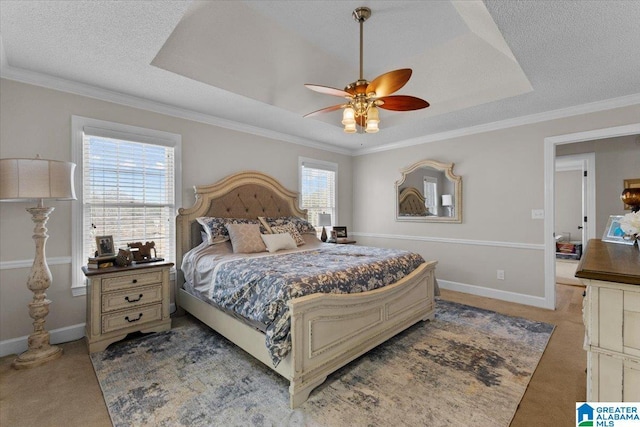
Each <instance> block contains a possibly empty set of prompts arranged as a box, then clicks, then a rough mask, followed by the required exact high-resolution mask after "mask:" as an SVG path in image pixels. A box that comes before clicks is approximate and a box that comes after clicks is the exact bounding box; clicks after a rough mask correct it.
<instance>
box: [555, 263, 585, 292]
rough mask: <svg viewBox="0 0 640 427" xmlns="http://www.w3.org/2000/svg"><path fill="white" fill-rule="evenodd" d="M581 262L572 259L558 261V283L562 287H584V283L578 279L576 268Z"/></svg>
mask: <svg viewBox="0 0 640 427" xmlns="http://www.w3.org/2000/svg"><path fill="white" fill-rule="evenodd" d="M578 263H579V261H575V260H571V259H557V260H556V283H560V284H562V285H573V286H582V282H580V280H579V279H578V278H576V268H577V267H578Z"/></svg>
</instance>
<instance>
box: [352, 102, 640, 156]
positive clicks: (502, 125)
mask: <svg viewBox="0 0 640 427" xmlns="http://www.w3.org/2000/svg"><path fill="white" fill-rule="evenodd" d="M630 105H640V93H635V94H632V95H626V96H622V97H619V98H611V99H605V100H603V101H596V102H590V103H588V104H582V105H576V106H573V107H567V108H561V109H558V110H551V111H545V112H543V113H537V114H531V115H528V116H521V117H516V118H513V119H506V120H500V121H497V122H491V123H485V124H482V125H477V126H470V127H467V128H462V129H456V130H452V131H447V132H441V133H435V134H432V135H426V136H422V137H418V138H412V139H406V140H404V141H398V142H395V143H392V144H386V145H384V146H380V147H371V148H364V149H362V150H356V151H354V152H353V155H354V156H361V155H364V154H372V153H379V152H383V151H389V150H396V149H399V148H405V147H412V146H414V145H421V144H427V143H430V142H436V141H443V140H447V139H452V138H459V137H463V136H469V135H475V134H478V133H484V132H491V131H496V130H502V129H508V128H512V127H517V126H523V125H529V124H534V123H540V122H546V121H550V120H556V119H563V118H566V117H572V116H579V115H581V114H589V113H597V112H600V111H606V110H612V109H614V108H622V107H628V106H630Z"/></svg>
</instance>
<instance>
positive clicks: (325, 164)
mask: <svg viewBox="0 0 640 427" xmlns="http://www.w3.org/2000/svg"><path fill="white" fill-rule="evenodd" d="M305 166H306V167H310V168H313V169H320V170H325V171H330V172H334V173H335V189H334V192H333V194H334V198H335V200H334V201H333V203H334V210H335V212H334V215H332V218H331V221H332V222H333V224H340V222H339V221H338V199H339V197H338V188H340V187H339V185H338V183H339V173H338V164H337V163H335V162H329V161H326V160H317V159H312V158H310V157H298V193H299V195H300V197H299V201H298V206H299V207H300V209H306V208H305V207H304V206H303V205H302V168H303V167H305Z"/></svg>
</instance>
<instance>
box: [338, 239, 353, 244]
mask: <svg viewBox="0 0 640 427" xmlns="http://www.w3.org/2000/svg"><path fill="white" fill-rule="evenodd" d="M335 243H336V244H337V245H355V244H356V243H357V242H356V241H355V240H351V239H338V240H337V241H336V242H335Z"/></svg>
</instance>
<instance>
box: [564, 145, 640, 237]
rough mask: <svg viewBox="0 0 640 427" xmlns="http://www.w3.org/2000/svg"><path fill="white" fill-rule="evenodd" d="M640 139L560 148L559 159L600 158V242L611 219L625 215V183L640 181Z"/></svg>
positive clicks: (597, 192)
mask: <svg viewBox="0 0 640 427" xmlns="http://www.w3.org/2000/svg"><path fill="white" fill-rule="evenodd" d="M638 138H639V136H638V135H629V136H621V137H618V138H608V139H601V140H597V141H586V142H581V143H576V144H565V145H559V146H557V147H556V155H570V154H583V153H595V156H596V162H595V163H596V218H595V224H596V230H595V231H596V232H595V234H596V238H600V237H602V235H603V234H604V229H605V227H606V225H607V221H608V220H609V215H624V214H625V213H629V212H631V211H630V210H627V211H625V210H624V204H623V203H622V202H621V201H620V194H621V193H622V190H624V185H623V181H624V180H625V179H629V178H640V142H639V140H638Z"/></svg>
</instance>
